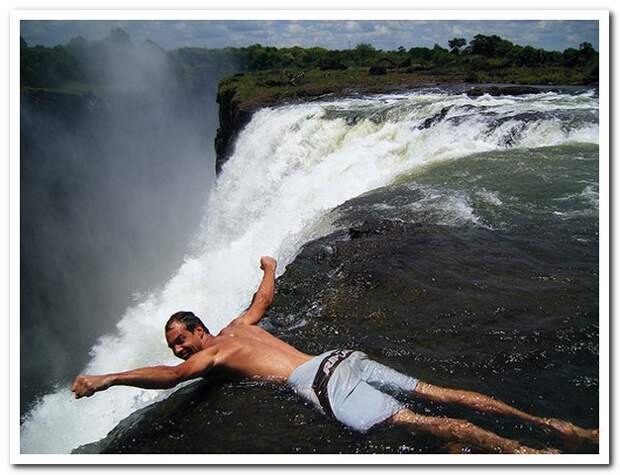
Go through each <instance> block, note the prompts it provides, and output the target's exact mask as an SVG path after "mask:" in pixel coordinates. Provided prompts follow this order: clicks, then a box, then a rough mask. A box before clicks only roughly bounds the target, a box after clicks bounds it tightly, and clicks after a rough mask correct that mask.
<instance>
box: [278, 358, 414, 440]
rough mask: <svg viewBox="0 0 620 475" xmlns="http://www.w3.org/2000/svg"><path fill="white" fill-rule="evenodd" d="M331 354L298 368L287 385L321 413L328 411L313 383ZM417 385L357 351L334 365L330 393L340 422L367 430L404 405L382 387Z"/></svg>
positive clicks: (408, 388)
mask: <svg viewBox="0 0 620 475" xmlns="http://www.w3.org/2000/svg"><path fill="white" fill-rule="evenodd" d="M332 353H333V351H328V352H326V353H323V354H321V355H319V356H316V357H315V358H312V359H311V360H309V361H307V362H306V363H304V364H302V365H301V366H299V367H297V368H296V369H295V370H294V371H293V372H292V373H291V375H290V376H289V378H288V384H290V385H291V386H292V387H293V389H294V390H295V392H296V393H297V394H299V395H300V396H302V397H303V398H304V399H306V400H308V401H310V402H312V403H313V404H314V405H315V406H316V407H317V408H318V409H319V410H321V412H325V411H324V410H323V408H322V407H321V404H320V402H319V399H318V397H317V395H316V394H315V392H314V390H313V388H312V383H313V382H314V379H315V376H316V373H317V370H318V369H319V366H320V365H321V362H322V361H323V360H324V359H325V358H327V357H329V356H330V355H331V354H332ZM417 384H418V380H417V379H416V378H412V377H410V376H407V375H404V374H402V373H399V372H398V371H395V370H393V369H392V368H389V367H387V366H385V365H382V364H380V363H377V362H376V361H373V360H371V359H369V358H368V356H367V355H366V354H365V353H362V352H361V351H355V352H353V353H352V354H351V355H349V356H348V357H347V358H346V359H344V360H343V361H342V362H341V363H340V364H339V365H338V366H337V367H336V368H335V370H334V372H333V374H332V375H331V377H330V378H329V381H328V383H327V396H328V399H329V403H330V406H331V409H332V411H333V413H334V417H335V418H336V419H337V420H338V421H340V422H342V423H343V424H345V425H346V426H348V427H351V428H352V429H355V430H358V431H361V432H365V431H367V430H368V429H370V428H371V427H372V426H374V425H376V424H378V423H380V422H383V421H384V420H386V419H387V418H389V417H391V416H392V415H394V414H396V413H397V412H398V411H400V410H401V409H403V408H404V407H405V406H404V405H403V404H402V403H401V402H399V401H397V400H396V399H394V398H393V397H392V396H390V395H388V394H385V393H384V392H382V391H380V389H391V390H398V391H404V392H408V393H411V392H413V391H414V390H415V387H416V385H417Z"/></svg>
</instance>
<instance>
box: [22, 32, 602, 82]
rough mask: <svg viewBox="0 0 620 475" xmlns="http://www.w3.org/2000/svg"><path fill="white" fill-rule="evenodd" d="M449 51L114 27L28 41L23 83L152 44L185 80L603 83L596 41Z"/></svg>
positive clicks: (87, 73) (478, 41) (482, 41)
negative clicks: (329, 76) (374, 76)
mask: <svg viewBox="0 0 620 475" xmlns="http://www.w3.org/2000/svg"><path fill="white" fill-rule="evenodd" d="M446 44H447V48H445V47H442V46H441V45H439V44H435V45H434V46H433V47H432V48H427V47H419V46H418V47H411V48H409V49H407V48H405V47H403V46H400V47H398V48H397V49H396V50H389V51H384V50H381V49H377V48H375V47H374V46H372V45H371V44H369V43H360V44H358V45H356V46H355V47H354V48H351V49H343V50H330V49H327V48H321V47H313V48H302V47H299V46H293V47H286V48H276V47H272V46H263V45H261V44H254V45H251V46H247V47H240V48H238V47H229V48H217V49H216V48H197V47H184V48H178V49H174V50H170V51H165V50H163V49H162V48H160V47H159V46H158V45H157V44H155V43H154V42H152V41H150V40H147V41H146V42H144V43H143V44H140V45H135V44H134V43H133V42H132V40H131V38H130V37H129V35H128V34H127V33H126V32H125V31H123V30H122V29H119V28H116V29H113V30H111V32H110V34H109V35H108V36H107V37H106V38H103V39H101V40H97V41H86V40H85V39H84V38H82V37H80V36H78V37H75V38H73V39H71V40H70V41H69V42H68V43H67V44H64V45H57V46H54V47H51V48H49V47H44V46H40V45H36V46H29V45H28V44H27V43H26V42H25V41H24V40H23V38H22V39H21V48H20V50H21V64H20V69H21V84H22V86H30V87H57V86H59V85H62V84H66V83H70V82H80V83H86V84H97V83H102V84H103V83H105V81H106V79H107V77H108V76H109V75H110V74H111V72H110V71H109V70H108V69H107V65H109V62H107V61H105V60H104V59H105V58H106V57H109V56H110V55H123V54H126V53H127V51H129V50H130V49H132V48H136V47H140V48H147V50H148V51H149V52H150V53H151V54H156V55H160V56H161V57H162V58H164V59H165V61H166V63H167V65H168V67H169V68H170V69H171V70H172V71H174V73H175V74H176V76H177V77H178V78H179V80H181V81H184V82H186V83H189V84H192V83H196V82H199V81H200V77H201V76H202V75H204V71H205V70H208V71H216V72H218V73H219V74H220V75H222V74H233V73H237V72H255V71H262V70H272V69H287V70H296V69H298V70H308V69H321V70H344V69H348V68H375V69H374V70H375V71H381V70H382V69H383V70H391V69H395V70H400V71H405V72H416V71H424V70H437V69H441V70H443V71H445V70H449V69H455V70H460V71H463V70H465V71H471V72H475V71H490V70H500V69H504V68H511V67H526V68H536V67H560V68H580V69H584V70H587V71H589V75H588V77H589V78H590V80H592V81H596V80H598V52H597V51H596V50H595V49H594V48H593V46H592V45H591V44H590V43H587V42H584V43H582V44H581V45H580V46H579V48H567V49H565V50H564V51H562V52H560V51H548V50H544V49H541V48H534V47H532V46H520V45H515V44H513V43H512V42H511V41H509V40H506V39H504V38H501V37H499V36H497V35H490V36H487V35H481V34H479V35H476V36H474V37H473V38H472V39H471V40H470V41H469V43H468V42H467V41H466V40H465V39H464V38H452V39H450V40H448V41H447V43H446Z"/></svg>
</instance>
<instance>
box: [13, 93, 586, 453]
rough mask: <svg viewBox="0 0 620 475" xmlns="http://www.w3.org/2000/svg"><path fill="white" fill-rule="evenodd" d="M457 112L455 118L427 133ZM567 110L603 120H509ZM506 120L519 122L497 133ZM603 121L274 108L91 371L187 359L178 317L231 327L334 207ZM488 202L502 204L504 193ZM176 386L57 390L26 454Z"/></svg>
mask: <svg viewBox="0 0 620 475" xmlns="http://www.w3.org/2000/svg"><path fill="white" fill-rule="evenodd" d="M448 106H449V110H447V112H446V113H445V114H444V115H443V117H439V118H437V119H436V120H435V122H434V123H432V124H430V125H428V124H427V125H428V126H425V120H426V119H428V118H429V117H433V116H435V115H437V114H441V113H442V110H443V109H444V108H446V107H448ZM556 109H557V110H559V109H562V110H564V111H566V110H569V111H570V110H573V109H574V110H577V109H579V110H582V109H583V110H590V111H592V115H593V117H594V119H592V118H590V119H591V120H585V121H582V122H579V121H573V122H570V123H567V122H566V121H563V120H562V118H561V117H562V116H559V118H558V117H556V118H554V117H549V116H546V115H541V116H540V118H538V119H536V118H534V119H529V121H527V122H524V121H519V119H518V118H514V119H510V117H512V116H513V115H515V114H518V113H523V112H540V111H544V112H548V111H550V110H556ZM498 118H503V119H507V120H505V121H504V122H503V123H501V124H499V125H497V124H494V122H493V121H496V120H497V119H498ZM597 118H598V104H597V99H596V98H594V97H592V96H591V95H587V94H582V95H579V96H569V95H565V94H556V93H548V94H542V95H535V96H525V97H502V98H493V97H491V96H483V97H480V98H477V99H472V98H469V97H467V96H465V95H449V94H440V93H437V92H432V93H430V92H429V93H423V92H422V93H416V94H400V95H395V96H379V97H374V98H362V99H347V100H338V101H331V102H324V103H312V104H304V105H295V106H285V107H278V108H267V109H263V110H261V111H259V112H257V113H255V114H254V116H253V117H252V120H251V122H250V123H249V124H248V126H247V127H246V128H245V129H244V130H243V131H242V133H241V134H240V135H239V138H238V140H237V143H236V146H235V151H234V154H233V156H232V157H231V158H230V159H229V161H228V162H227V163H226V164H225V165H224V167H223V170H222V173H221V175H220V176H219V178H218V181H217V183H216V187H215V189H214V190H213V192H212V195H211V197H210V200H209V204H208V207H207V212H206V214H207V215H208V219H205V221H204V224H203V226H202V229H201V231H200V233H199V237H198V240H197V243H195V245H194V246H193V249H196V251H194V252H193V253H192V255H191V256H188V257H187V258H186V260H185V262H184V264H183V265H182V266H181V267H180V268H179V269H178V271H177V272H176V273H175V275H173V276H172V278H171V279H170V280H169V281H168V282H167V283H165V285H163V286H162V289H161V290H160V291H157V292H154V293H153V294H152V295H150V296H147V297H146V298H145V299H144V300H143V301H142V302H141V303H139V304H137V305H135V306H134V307H132V308H130V309H128V310H127V312H126V313H125V315H124V316H122V318H121V319H120V321H119V323H118V325H117V330H116V332H115V333H114V334H113V335H107V336H103V337H101V338H100V340H99V342H98V344H97V345H96V346H95V347H94V348H93V349H92V351H91V361H90V363H89V365H88V367H87V368H85V371H84V372H85V373H91V374H97V373H109V372H117V371H123V370H127V369H130V368H135V367H140V366H148V365H157V364H177V363H178V361H175V360H174V359H173V357H172V355H171V354H169V351H168V349H167V347H166V344H165V341H164V335H163V330H162V327H163V324H164V322H165V321H166V320H167V318H168V317H169V315H170V314H172V313H173V312H175V311H178V310H181V309H183V310H192V311H194V312H196V313H197V314H198V315H200V316H202V317H203V318H204V320H205V322H206V323H207V325H208V326H209V327H210V329H211V331H212V332H214V333H215V332H217V331H219V330H220V329H221V328H222V327H223V326H225V325H226V324H227V322H229V321H230V320H231V319H232V318H233V317H235V316H236V315H237V314H238V313H239V312H240V311H242V310H243V308H245V306H247V304H248V303H249V299H250V298H251V296H252V293H253V291H254V290H255V288H256V286H257V285H258V282H259V280H260V276H261V273H260V270H259V268H258V260H259V258H260V256H261V255H265V254H271V255H273V256H275V257H276V258H277V259H278V260H279V262H280V266H279V270H278V272H279V273H282V272H283V271H284V268H285V266H286V265H287V264H288V263H290V262H291V261H292V260H293V259H294V258H295V256H296V254H297V252H298V251H299V249H300V248H301V246H302V245H303V244H304V243H305V242H307V241H309V240H311V239H313V238H316V237H319V236H321V235H324V234H326V233H328V232H329V231H330V230H331V228H330V220H329V219H325V216H326V214H327V212H328V211H329V210H330V209H332V208H334V207H335V206H337V205H339V204H341V203H343V202H344V201H346V200H348V199H351V198H353V197H356V196H359V195H360V194H362V193H365V192H367V191H369V190H373V189H375V188H378V187H381V186H385V185H388V184H390V183H392V182H393V181H394V180H395V179H396V178H398V177H399V176H400V175H402V174H404V173H410V172H411V171H413V170H416V169H417V168H419V167H421V166H426V165H428V164H431V163H436V162H438V161H442V160H450V159H457V158H459V157H464V156H467V155H470V154H472V153H479V152H485V151H489V150H496V149H501V148H507V147H540V146H547V145H556V144H562V143H569V142H591V143H598V127H597V125H596V121H597V120H598V119H597ZM517 129H518V130H517ZM517 132H518V133H517ZM507 136H509V137H510V140H508V141H507V139H506V137H507ZM485 199H487V200H488V201H489V202H490V203H491V204H493V205H498V206H499V205H501V201H500V200H499V198H498V197H497V196H495V195H492V194H487V195H485ZM425 205H426V206H430V207H432V206H440V207H441V208H443V209H444V210H446V211H450V212H451V213H452V215H446V216H447V217H446V218H445V219H446V220H447V221H448V222H451V223H455V222H461V221H470V222H474V223H477V222H478V219H477V217H476V216H475V215H474V214H473V211H472V208H471V205H470V204H469V202H468V201H467V199H466V197H463V196H456V195H454V196H447V197H446V196H444V197H441V196H438V197H434V198H433V197H431V196H429V197H427V199H426V201H425V200H422V201H421V202H420V203H419V204H417V205H416V206H425ZM450 216H452V217H450ZM450 220H452V221H450ZM170 391H171V390H170ZM170 391H145V390H140V389H135V388H122V387H114V388H111V389H109V390H108V391H105V392H103V393H99V394H97V395H95V396H94V397H92V398H89V399H81V400H74V399H72V397H71V393H70V391H69V388H68V387H62V388H59V389H58V390H57V391H56V392H54V393H52V394H48V395H47V396H45V397H44V398H42V399H41V400H40V401H39V403H38V404H37V405H36V406H35V407H34V409H33V410H32V411H30V413H29V414H28V415H27V416H26V418H25V420H24V422H23V424H22V427H21V449H22V452H23V453H66V452H69V451H71V449H73V448H75V447H77V446H79V445H81V444H85V443H88V442H92V441H96V440H99V439H101V438H102V437H104V436H105V435H106V433H107V432H108V431H109V430H111V429H112V428H113V427H114V426H115V425H116V424H118V422H119V421H120V420H122V419H123V418H125V417H127V416H128V415H129V414H131V413H132V412H134V411H136V410H138V409H140V408H142V407H144V406H146V405H148V404H150V403H152V402H154V401H156V400H159V399H162V398H164V397H166V396H167V395H168V394H169V393H170Z"/></svg>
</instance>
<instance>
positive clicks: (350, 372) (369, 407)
mask: <svg viewBox="0 0 620 475" xmlns="http://www.w3.org/2000/svg"><path fill="white" fill-rule="evenodd" d="M260 267H261V269H262V270H263V271H264V275H263V278H262V281H261V283H260V285H259V287H258V290H257V291H256V293H255V294H254V298H253V300H252V304H251V305H250V307H249V308H248V309H247V310H246V311H245V312H244V313H242V314H241V315H240V316H239V317H237V318H236V319H234V320H233V321H232V322H231V323H230V324H229V325H228V326H227V327H226V328H224V329H223V330H222V331H221V332H220V333H219V334H218V335H217V336H213V335H211V334H210V333H209V331H208V330H207V327H206V326H205V325H204V324H203V323H202V321H200V319H199V318H198V317H196V316H195V315H194V314H193V313H191V312H177V313H175V314H174V315H172V316H171V317H170V319H169V320H168V322H167V323H166V327H165V332H166V341H167V342H168V346H169V347H170V349H171V350H172V352H173V353H174V355H175V356H177V357H179V358H181V359H183V360H184V363H181V364H180V365H178V366H154V367H148V368H139V369H134V370H131V371H126V372H122V373H113V374H106V375H101V376H86V375H80V376H78V377H77V378H76V379H75V382H74V383H73V386H72V388H71V390H72V391H73V392H74V393H75V397H76V398H81V397H84V396H86V397H89V396H92V395H93V394H94V393H96V392H97V391H104V390H106V389H108V388H109V387H111V386H119V385H121V386H135V387H139V388H146V389H167V388H172V387H174V386H176V385H177V384H179V383H181V382H183V381H187V380H190V379H194V378H199V377H202V376H205V375H206V374H207V373H208V372H209V371H210V370H211V369H212V368H214V367H219V368H221V369H224V370H227V371H229V372H231V373H235V374H237V375H241V376H244V377H249V378H259V379H264V380H269V381H272V382H280V383H287V384H289V385H290V386H292V387H293V389H294V390H295V391H296V392H297V393H298V394H299V395H301V396H302V397H304V398H306V399H307V400H309V401H311V402H312V403H313V404H314V405H315V406H316V407H317V408H318V409H319V410H321V411H322V412H324V413H325V414H326V415H327V416H328V417H332V418H335V419H337V420H338V421H340V422H341V423H343V424H345V425H347V426H349V427H351V428H353V429H355V430H359V431H362V432H364V431H367V430H368V429H370V428H371V427H372V426H374V425H376V424H378V423H380V422H386V423H389V424H398V425H403V426H406V427H407V428H408V429H410V430H411V431H412V432H427V433H430V434H433V435H435V436H437V437H439V438H441V439H444V440H446V441H449V442H458V443H461V444H466V445H467V444H469V445H474V446H477V447H480V448H482V449H484V450H487V451H489V452H501V453H555V452H557V451H556V450H555V449H549V450H536V449H532V448H530V447H526V446H524V445H521V444H520V443H519V442H517V441H514V440H510V439H506V438H503V437H500V436H498V435H496V434H494V433H492V432H489V431H487V430H484V429H482V428H480V427H477V426H475V425H474V424H472V423H470V422H467V421H464V420H458V419H450V418H447V417H430V416H423V415H420V414H416V413H415V412H413V411H411V410H410V409H407V408H406V407H405V406H404V405H403V404H402V403H400V402H399V401H397V400H396V399H394V398H392V397H391V396H389V395H387V394H385V393H383V392H381V390H380V389H381V388H386V387H391V388H396V389H398V390H401V391H404V392H407V393H409V394H412V395H413V396H416V397H421V398H425V399H427V400H432V401H438V402H442V403H456V404H461V405H464V406H468V407H470V408H472V409H475V410H477V411H481V412H486V413H494V414H501V415H508V416H515V417H518V418H520V419H522V420H524V421H526V422H529V423H532V424H536V425H539V426H541V427H543V428H547V429H550V430H552V431H555V432H557V433H559V434H560V435H562V436H563V437H564V438H565V440H567V441H571V442H573V443H576V442H579V441H581V440H586V441H590V442H594V443H596V442H597V441H598V429H594V430H587V429H582V428H580V427H577V426H575V425H573V424H571V423H569V422H565V421H561V420H558V419H548V418H541V417H536V416H532V415H530V414H526V413H525V412H522V411H520V410H518V409H515V408H513V407H511V406H509V405H507V404H505V403H503V402H501V401H497V400H495V399H493V398H491V397H488V396H485V395H483V394H479V393H475V392H471V391H462V390H454V389H447V388H442V387H438V386H433V385H431V384H428V383H424V382H421V381H418V380H417V379H415V378H412V377H409V376H406V375H403V374H401V373H398V372H396V371H395V370H393V369H391V368H388V367H387V366H384V365H381V364H379V363H377V362H375V361H372V360H370V359H368V357H367V356H366V355H365V354H364V353H362V352H359V351H350V350H336V351H329V352H326V353H324V354H322V355H319V356H311V355H307V354H305V353H302V352H301V351H299V350H297V349H295V348H293V347H292V346H290V345H289V344H287V343H285V342H284V341H282V340H280V339H279V338H277V337H275V336H273V335H271V334H270V333H268V332H267V331H265V330H263V329H262V328H260V327H258V326H256V324H257V323H258V322H259V321H260V319H261V318H262V317H263V315H264V314H265V312H266V310H267V309H268V308H269V306H270V305H271V302H272V300H273V296H274V289H275V270H276V261H275V259H273V258H272V257H262V258H261V260H260Z"/></svg>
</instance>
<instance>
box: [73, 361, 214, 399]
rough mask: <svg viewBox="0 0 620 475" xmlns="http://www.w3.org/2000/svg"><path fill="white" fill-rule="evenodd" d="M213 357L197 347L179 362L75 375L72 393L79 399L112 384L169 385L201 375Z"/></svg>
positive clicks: (173, 385) (207, 368)
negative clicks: (178, 363) (196, 351)
mask: <svg viewBox="0 0 620 475" xmlns="http://www.w3.org/2000/svg"><path fill="white" fill-rule="evenodd" d="M214 360H215V358H214V357H213V355H211V354H208V353H207V352H206V351H200V352H198V353H195V354H193V355H192V356H190V357H189V358H188V359H187V361H185V362H184V363H182V364H180V365H178V366H151V367H147V368H138V369H134V370H131V371H125V372H122V373H110V374H104V375H100V376H91V375H80V376H78V377H77V378H75V381H74V382H73V386H71V391H72V392H74V393H75V398H76V399H79V398H81V397H85V396H86V397H90V396H92V395H93V394H95V393H96V392H98V391H105V390H106V389H108V388H109V387H111V386H134V387H137V388H143V389H169V388H173V387H175V386H176V385H177V384H179V383H182V382H183V381H187V380H190V379H194V378H199V377H200V376H204V375H205V374H206V373H207V372H208V371H209V370H210V369H211V368H212V367H213V365H214Z"/></svg>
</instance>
